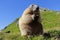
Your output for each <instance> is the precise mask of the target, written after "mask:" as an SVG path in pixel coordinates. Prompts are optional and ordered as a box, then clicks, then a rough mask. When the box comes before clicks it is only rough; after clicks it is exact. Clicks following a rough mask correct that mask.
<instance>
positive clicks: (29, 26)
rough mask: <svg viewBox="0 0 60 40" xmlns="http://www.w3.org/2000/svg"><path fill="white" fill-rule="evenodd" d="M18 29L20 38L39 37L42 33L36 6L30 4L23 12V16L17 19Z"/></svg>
mask: <svg viewBox="0 0 60 40" xmlns="http://www.w3.org/2000/svg"><path fill="white" fill-rule="evenodd" d="M19 28H20V32H21V36H29V35H39V34H42V33H43V28H42V24H41V17H40V11H39V6H38V5H36V4H32V5H30V6H29V7H28V8H27V9H25V10H24V12H23V15H22V16H21V18H20V19H19Z"/></svg>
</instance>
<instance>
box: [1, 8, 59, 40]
mask: <svg viewBox="0 0 60 40" xmlns="http://www.w3.org/2000/svg"><path fill="white" fill-rule="evenodd" d="M40 13H41V17H42V25H43V29H44V32H45V33H47V34H44V36H42V35H40V36H35V37H31V38H24V37H21V36H20V31H19V27H18V19H16V20H15V21H14V22H12V23H11V24H10V25H8V26H7V27H6V28H5V29H4V30H2V32H0V40H55V39H57V40H58V39H60V14H57V12H56V11H50V10H47V9H46V10H43V11H41V12H40Z"/></svg>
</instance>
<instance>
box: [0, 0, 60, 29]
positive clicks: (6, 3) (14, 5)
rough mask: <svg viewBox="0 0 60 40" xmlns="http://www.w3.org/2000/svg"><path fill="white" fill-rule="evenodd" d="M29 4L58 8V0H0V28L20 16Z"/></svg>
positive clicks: (59, 1) (59, 3)
mask: <svg viewBox="0 0 60 40" xmlns="http://www.w3.org/2000/svg"><path fill="white" fill-rule="evenodd" d="M30 4H37V5H39V6H41V7H44V8H48V9H50V10H56V11H59V10H60V0H0V30H1V29H3V28H4V27H5V26H7V25H9V24H10V23H11V22H13V21H14V20H15V19H16V18H18V17H20V16H21V15H22V13H23V11H24V9H25V8H27V7H28V6H29V5H30Z"/></svg>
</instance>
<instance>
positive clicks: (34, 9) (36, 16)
mask: <svg viewBox="0 0 60 40" xmlns="http://www.w3.org/2000/svg"><path fill="white" fill-rule="evenodd" d="M29 8H31V9H32V13H31V15H32V19H33V20H34V21H37V20H38V19H39V16H40V15H39V12H40V11H39V6H38V5H36V4H32V5H30V6H29Z"/></svg>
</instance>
